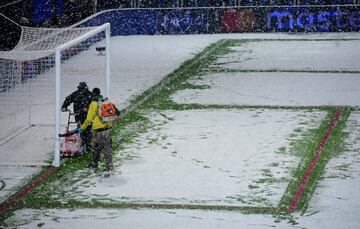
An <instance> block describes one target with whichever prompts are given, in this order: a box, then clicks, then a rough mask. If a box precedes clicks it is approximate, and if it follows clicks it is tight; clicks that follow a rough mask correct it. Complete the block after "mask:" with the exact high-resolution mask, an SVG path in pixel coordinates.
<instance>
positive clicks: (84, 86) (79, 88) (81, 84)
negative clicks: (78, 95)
mask: <svg viewBox="0 0 360 229" xmlns="http://www.w3.org/2000/svg"><path fill="white" fill-rule="evenodd" d="M77 88H78V90H79V91H82V90H85V89H88V86H87V84H86V82H80V83H79V86H78V87H77Z"/></svg>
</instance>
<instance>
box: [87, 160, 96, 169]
mask: <svg viewBox="0 0 360 229" xmlns="http://www.w3.org/2000/svg"><path fill="white" fill-rule="evenodd" d="M97 167H98V165H97V164H95V163H94V162H91V163H90V164H88V165H87V166H86V168H88V169H95V170H96V169H97Z"/></svg>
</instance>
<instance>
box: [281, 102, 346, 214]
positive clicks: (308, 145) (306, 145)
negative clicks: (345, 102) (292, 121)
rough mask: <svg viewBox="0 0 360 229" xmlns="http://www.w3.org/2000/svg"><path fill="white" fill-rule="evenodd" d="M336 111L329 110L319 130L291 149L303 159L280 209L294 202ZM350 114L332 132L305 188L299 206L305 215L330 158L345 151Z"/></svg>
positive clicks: (294, 172) (282, 199)
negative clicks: (346, 130)
mask: <svg viewBox="0 0 360 229" xmlns="http://www.w3.org/2000/svg"><path fill="white" fill-rule="evenodd" d="M335 113H336V109H335V108H334V109H331V110H329V113H328V115H327V116H326V117H325V119H324V120H323V121H322V123H321V125H320V127H319V128H318V129H314V130H311V131H310V133H309V134H308V135H307V137H305V138H304V139H303V140H302V141H299V142H297V143H296V144H294V145H293V146H292V148H291V151H293V153H294V154H295V155H298V156H300V155H302V159H301V161H300V163H299V165H298V167H297V168H296V169H295V170H294V171H293V173H292V177H293V178H292V179H291V181H290V182H289V184H288V187H287V189H286V191H285V193H284V195H283V197H282V198H281V201H280V203H279V205H278V207H279V208H288V207H289V206H290V204H291V202H292V199H293V197H294V195H295V193H296V192H297V188H298V186H299V184H300V182H301V179H302V177H303V175H304V174H305V171H306V170H307V167H308V165H309V163H310V161H311V160H312V158H313V155H314V152H315V151H316V149H317V147H318V145H319V144H320V141H321V139H322V137H323V136H324V134H325V132H326V129H327V127H328V126H329V124H330V123H331V121H332V119H333V117H334V116H335ZM349 114H350V110H349V109H345V110H344V112H343V114H342V116H341V118H340V120H339V122H338V123H337V125H336V126H335V128H334V129H333V131H332V132H331V134H330V136H329V138H328V141H327V143H326V145H325V146H324V148H323V150H322V153H321V155H320V157H319V159H318V161H317V163H316V165H315V167H314V169H313V171H312V173H311V175H310V177H309V180H308V182H307V184H306V186H305V189H304V191H303V194H302V196H301V199H300V201H299V202H298V204H297V210H299V211H301V212H302V213H304V212H305V211H306V209H307V207H308V205H309V201H310V199H311V197H312V195H313V192H314V190H315V187H316V185H317V182H318V180H319V178H320V176H321V175H322V174H323V173H324V169H325V166H326V164H327V163H328V161H329V160H330V158H331V157H332V156H333V155H335V154H337V153H340V152H342V151H343V149H344V138H345V134H344V132H343V129H344V127H345V122H346V120H347V118H348V116H349Z"/></svg>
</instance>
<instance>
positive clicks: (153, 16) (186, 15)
mask: <svg viewBox="0 0 360 229" xmlns="http://www.w3.org/2000/svg"><path fill="white" fill-rule="evenodd" d="M105 22H110V23H111V25H112V26H111V28H112V31H111V32H112V35H113V36H117V35H154V34H176V35H178V34H207V33H210V34H211V33H238V32H351V31H360V9H359V7H358V6H356V5H355V6H354V5H352V6H350V5H349V6H284V7H280V6H278V7H237V8H235V7H225V8H207V7H204V8H176V9H175V8H173V9H171V8H168V9H136V10H131V9H125V10H123V9H117V10H108V11H104V12H100V13H98V14H95V15H93V16H91V17H89V18H87V19H85V20H83V21H82V22H80V23H78V25H79V26H96V25H100V24H102V23H105Z"/></svg>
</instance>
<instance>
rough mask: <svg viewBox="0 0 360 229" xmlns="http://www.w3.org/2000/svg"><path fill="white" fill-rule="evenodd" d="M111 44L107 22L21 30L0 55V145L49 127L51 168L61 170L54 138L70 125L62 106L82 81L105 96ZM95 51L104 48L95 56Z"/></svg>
mask: <svg viewBox="0 0 360 229" xmlns="http://www.w3.org/2000/svg"><path fill="white" fill-rule="evenodd" d="M109 45H110V24H109V23H106V24H104V25H102V26H98V27H68V28H56V29H49V28H30V27H21V37H20V40H19V42H18V44H17V45H16V46H15V48H13V49H12V50H10V51H0V107H1V109H0V123H1V126H2V131H1V132H0V145H2V144H5V143H6V142H7V141H9V140H10V139H12V138H14V137H15V136H16V135H18V134H19V133H21V132H23V131H24V130H26V129H28V128H31V127H34V126H46V127H50V129H52V133H45V134H46V135H49V136H48V138H51V139H52V141H53V148H52V150H55V154H54V155H55V158H54V163H53V164H54V166H59V165H60V139H59V137H58V134H59V133H61V132H64V130H65V129H64V128H65V126H66V125H67V121H68V116H67V115H68V113H62V112H61V110H60V108H61V104H62V102H63V101H64V99H65V97H66V96H68V95H69V94H71V93H72V92H73V91H75V90H76V89H77V85H78V84H79V82H83V81H85V82H86V83H87V84H88V86H89V89H90V90H91V88H93V87H99V88H100V89H102V92H103V94H104V95H106V96H109V94H110V91H109V90H110V53H109V52H110V48H109ZM97 47H105V49H104V51H102V52H99V51H97V49H96V48H97ZM98 50H99V49H98ZM69 108H70V109H72V107H69ZM48 129H49V128H48ZM39 134H44V133H39ZM34 144H36V143H34ZM40 144H41V143H40Z"/></svg>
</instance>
